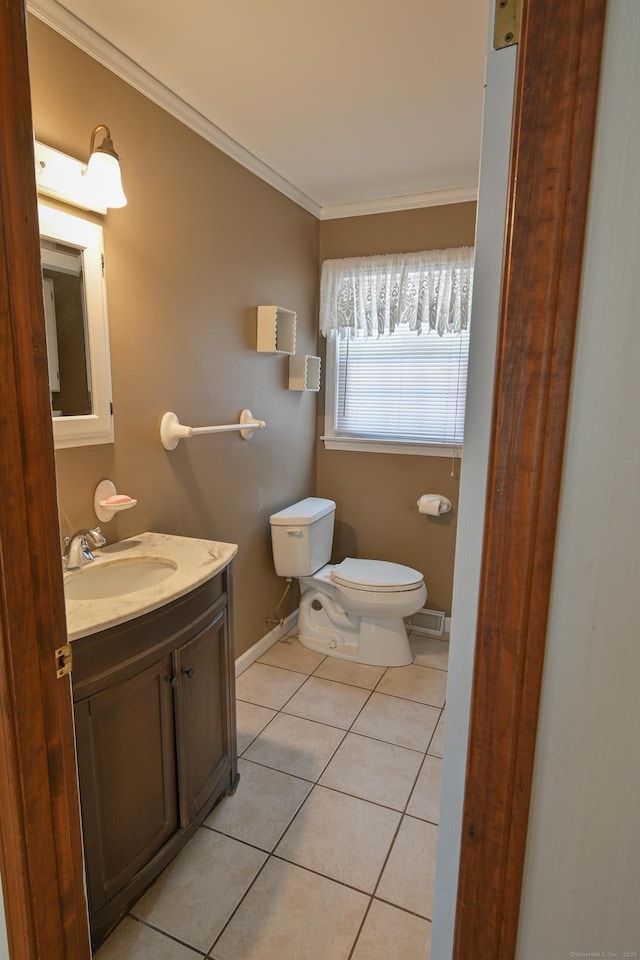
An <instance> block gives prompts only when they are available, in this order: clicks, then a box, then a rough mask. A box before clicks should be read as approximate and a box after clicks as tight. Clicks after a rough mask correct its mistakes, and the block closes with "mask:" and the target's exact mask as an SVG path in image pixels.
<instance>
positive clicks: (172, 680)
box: [165, 676, 179, 687]
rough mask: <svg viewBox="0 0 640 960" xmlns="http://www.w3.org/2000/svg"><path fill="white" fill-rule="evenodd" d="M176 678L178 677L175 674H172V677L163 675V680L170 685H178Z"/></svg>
mask: <svg viewBox="0 0 640 960" xmlns="http://www.w3.org/2000/svg"><path fill="white" fill-rule="evenodd" d="M178 679H179V678H178V677H175V676H174V677H165V680H166V681H167V683H170V684H171V686H172V687H176V686H177V685H178Z"/></svg>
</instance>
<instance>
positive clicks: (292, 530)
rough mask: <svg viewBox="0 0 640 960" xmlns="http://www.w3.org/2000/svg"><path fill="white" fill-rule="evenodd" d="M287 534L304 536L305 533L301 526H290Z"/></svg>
mask: <svg viewBox="0 0 640 960" xmlns="http://www.w3.org/2000/svg"><path fill="white" fill-rule="evenodd" d="M287 536H289V537H303V536H304V533H303V531H302V530H300V529H299V528H296V527H290V528H289V529H288V530H287Z"/></svg>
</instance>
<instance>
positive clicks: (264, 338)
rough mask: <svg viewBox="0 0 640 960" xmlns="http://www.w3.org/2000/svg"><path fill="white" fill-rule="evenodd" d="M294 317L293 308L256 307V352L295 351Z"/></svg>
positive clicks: (295, 314) (295, 317) (290, 352)
mask: <svg viewBox="0 0 640 960" xmlns="http://www.w3.org/2000/svg"><path fill="white" fill-rule="evenodd" d="M296 319H297V313H296V312H295V310H287V309H286V307H276V306H268V307H258V322H257V346H256V349H257V350H258V352H259V353H288V354H293V353H295V352H296Z"/></svg>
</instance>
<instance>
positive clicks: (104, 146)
mask: <svg viewBox="0 0 640 960" xmlns="http://www.w3.org/2000/svg"><path fill="white" fill-rule="evenodd" d="M98 130H105V131H106V136H105V138H104V139H103V141H102V143H101V144H100V146H99V147H96V146H95V142H96V135H97V133H98ZM92 153H108V154H109V156H111V157H115V159H116V160H118V161H119V160H120V157H119V156H118V154H117V153H116V151H115V147H114V146H113V140H112V139H111V131H110V130H109V127H108V126H107V125H106V123H99V124H98V125H97V126H96V127H94V128H93V130H92V132H91V140H90V142H89V156H91V154H92Z"/></svg>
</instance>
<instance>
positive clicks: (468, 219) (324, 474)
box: [316, 203, 476, 614]
mask: <svg viewBox="0 0 640 960" xmlns="http://www.w3.org/2000/svg"><path fill="white" fill-rule="evenodd" d="M475 210H476V205H475V203H460V204H453V205H450V206H440V207H428V208H425V209H422V210H408V211H404V212H402V213H385V214H378V215H372V216H366V217H351V218H348V219H343V220H326V221H323V222H322V223H321V226H320V258H321V260H328V259H333V258H336V257H360V256H371V255H375V254H381V253H409V252H411V251H414V250H428V249H437V248H446V247H459V246H471V245H473V242H474V235H475ZM321 340H322V338H321ZM320 350H321V351H322V352H323V354H324V345H323V343H321V344H320ZM323 410H324V394H323V393H321V395H320V399H319V403H318V417H319V420H318V422H319V430H318V433H319V434H321V433H322V432H323V426H322V419H321V418H322V415H323ZM451 470H452V460H451V459H450V458H442V457H416V456H405V455H399V454H382V453H381V454H376V453H356V452H348V451H344V450H325V449H324V445H323V443H322V442H321V441H318V460H317V481H316V491H317V495H318V496H321V497H330V498H331V499H333V500H335V501H336V503H337V510H336V535H335V537H334V560H340V559H342V558H343V557H345V556H360V557H370V558H377V559H381V560H392V561H395V562H397V563H405V564H408V565H409V566H411V567H415V568H416V569H418V570H420V571H421V572H422V573H423V574H424V577H425V582H426V584H427V591H428V599H427V604H426V605H427V606H428V607H431V609H434V610H444V611H445V612H446V613H447V614H450V613H451V595H452V591H453V565H454V557H455V540H456V517H457V504H458V489H459V475H460V461H459V460H458V461H456V463H455V477H451ZM423 493H442V494H444V495H445V496H447V497H449V498H450V499H451V500H452V501H453V510H452V512H451V513H450V514H447V515H445V516H442V517H426V516H423V515H422V514H419V513H418V510H417V506H416V501H417V499H418V497H419V496H420V495H421V494H423Z"/></svg>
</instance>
